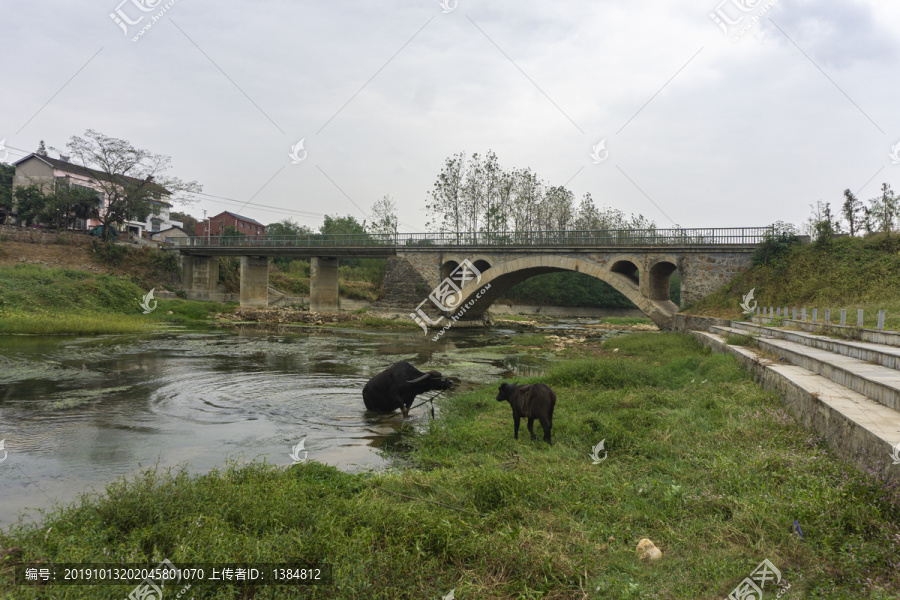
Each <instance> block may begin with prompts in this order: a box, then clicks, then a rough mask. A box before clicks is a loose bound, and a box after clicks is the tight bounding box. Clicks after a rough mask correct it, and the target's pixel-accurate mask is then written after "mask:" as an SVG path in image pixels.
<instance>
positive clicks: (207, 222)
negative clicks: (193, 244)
mask: <svg viewBox="0 0 900 600" xmlns="http://www.w3.org/2000/svg"><path fill="white" fill-rule="evenodd" d="M203 221H204V222H205V223H206V245H207V246H209V221H207V220H206V209H205V208H204V209H203Z"/></svg>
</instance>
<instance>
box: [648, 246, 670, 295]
mask: <svg viewBox="0 0 900 600" xmlns="http://www.w3.org/2000/svg"><path fill="white" fill-rule="evenodd" d="M677 270H678V259H676V258H674V257H670V256H665V257H661V258H657V259H655V260H652V261H651V262H650V263H649V264H648V268H647V274H648V281H647V289H646V293H647V295H648V296H649V297H650V299H651V300H656V301H659V302H665V301H669V298H670V295H669V282H670V280H671V278H672V273H674V272H675V271H677Z"/></svg>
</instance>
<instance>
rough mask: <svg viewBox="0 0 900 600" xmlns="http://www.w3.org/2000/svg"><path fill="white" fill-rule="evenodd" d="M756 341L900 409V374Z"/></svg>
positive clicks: (722, 330) (719, 330) (721, 331)
mask: <svg viewBox="0 0 900 600" xmlns="http://www.w3.org/2000/svg"><path fill="white" fill-rule="evenodd" d="M710 332H711V333H714V334H716V335H721V336H723V337H724V336H725V335H728V334H729V333H732V334H737V335H747V332H746V331H745V330H743V329H736V328H733V327H718V326H714V327H710ZM756 341H757V344H758V345H759V348H760V349H761V350H766V351H769V352H773V353H775V354H777V355H778V356H780V357H781V358H783V359H785V360H786V361H788V362H790V363H792V364H794V365H796V366H798V367H803V368H804V369H806V370H807V371H812V372H813V373H817V374H819V375H822V376H824V377H827V378H828V379H830V380H832V381H834V382H835V383H838V384H840V385H842V386H844V387H846V388H849V389H851V390H853V391H855V392H858V393H860V394H863V395H865V396H866V397H867V398H870V399H871V400H875V401H876V402H879V403H881V404H883V405H884V406H887V407H888V408H890V409H893V410H895V411H896V410H900V371H895V370H893V369H888V368H887V367H883V366H881V365H874V364H872V363H869V362H865V361H863V360H859V359H858V358H852V357H849V356H843V355H841V354H834V353H832V352H829V351H827V350H820V349H818V348H811V347H809V346H805V345H803V344H798V343H797V342H789V341H787V340H778V339H774V338H762V337H757V338H756ZM898 441H900V440H898Z"/></svg>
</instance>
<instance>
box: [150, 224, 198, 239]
mask: <svg viewBox="0 0 900 600" xmlns="http://www.w3.org/2000/svg"><path fill="white" fill-rule="evenodd" d="M192 237H194V235H193V234H191V233H190V232H187V231H185V230H184V227H183V226H181V225H178V226H175V227H169V228H168V229H163V230H160V231H157V232H156V233H151V234H150V239H151V240H153V241H154V242H168V243H176V244H177V243H178V242H179V241H180V240H182V239H188V238H192Z"/></svg>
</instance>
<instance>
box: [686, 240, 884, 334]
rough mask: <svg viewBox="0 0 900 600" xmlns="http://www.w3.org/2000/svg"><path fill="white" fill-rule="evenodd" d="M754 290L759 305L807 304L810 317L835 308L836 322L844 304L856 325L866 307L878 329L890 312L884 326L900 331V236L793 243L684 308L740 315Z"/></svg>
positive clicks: (869, 319)
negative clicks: (879, 321) (881, 314)
mask: <svg viewBox="0 0 900 600" xmlns="http://www.w3.org/2000/svg"><path fill="white" fill-rule="evenodd" d="M751 289H755V293H754V298H755V301H756V302H758V304H759V306H761V307H769V306H775V307H778V306H782V307H784V306H787V307H789V308H797V309H801V308H804V307H806V308H807V309H808V310H807V317H808V318H810V319H811V318H812V317H811V314H812V309H813V308H818V309H819V318H820V320H821V319H823V318H824V312H825V309H826V308H830V309H831V319H832V323H837V322H838V320H839V318H840V309H842V308H844V309H847V319H848V322H849V324H852V325H855V324H856V311H857V309H863V311H864V316H865V327H867V328H875V326H876V322H877V318H878V311H879V310H885V311H886V319H885V327H886V328H887V329H893V330H900V236H897V235H896V234H895V235H891V236H887V235H885V234H879V235H873V236H870V237H866V238H859V237H856V238H850V237H845V238H838V239H834V240H831V241H830V242H829V243H827V244H809V245H806V246H797V247H794V248H792V249H790V250H789V251H788V252H787V253H786V254H785V255H784V256H783V257H779V258H778V259H777V260H773V261H772V262H771V263H770V264H763V265H760V266H757V267H753V268H751V269H748V270H747V271H745V272H743V273H741V274H739V275H738V276H737V277H735V278H734V279H732V280H731V281H730V282H729V283H727V284H726V285H725V286H724V287H722V288H721V289H720V290H718V291H716V292H715V293H713V294H711V295H709V296H707V297H706V298H704V299H703V300H701V301H699V302H696V303H694V304H693V305H691V306H689V307H686V308H685V310H686V311H687V312H690V313H694V314H708V315H711V316H720V317H726V318H737V317H739V316H740V310H741V309H740V307H739V303H740V302H741V299H742V297H743V295H744V294H747V293H748V292H749V291H750V290H751ZM798 312H799V310H798Z"/></svg>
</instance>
